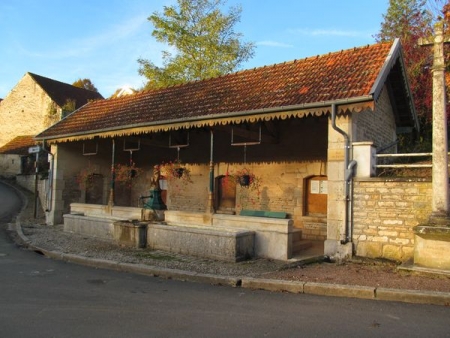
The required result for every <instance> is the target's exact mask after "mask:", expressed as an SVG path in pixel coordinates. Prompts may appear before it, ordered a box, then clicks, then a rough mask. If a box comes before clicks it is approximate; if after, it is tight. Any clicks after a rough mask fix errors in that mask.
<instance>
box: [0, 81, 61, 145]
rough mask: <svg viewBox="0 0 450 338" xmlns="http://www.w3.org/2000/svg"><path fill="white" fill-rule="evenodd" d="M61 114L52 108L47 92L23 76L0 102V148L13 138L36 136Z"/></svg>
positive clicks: (58, 109)
mask: <svg viewBox="0 0 450 338" xmlns="http://www.w3.org/2000/svg"><path fill="white" fill-rule="evenodd" d="M51 108H53V109H51ZM60 114H61V109H60V108H59V107H55V106H54V104H53V103H52V100H51V99H50V97H49V96H48V95H47V93H45V92H44V91H43V90H42V88H41V87H40V86H39V85H38V84H37V83H36V82H35V81H34V80H33V79H32V78H31V76H30V75H29V74H28V73H27V74H25V76H24V77H23V78H22V79H21V80H20V81H19V83H18V84H17V85H16V86H15V87H14V88H13V89H12V90H11V92H9V94H8V95H7V96H6V97H5V98H4V99H3V100H2V101H0V125H1V126H2V132H1V133H0V147H1V146H3V145H5V144H6V143H7V142H9V141H11V140H12V139H13V138H15V137H16V136H20V135H36V134H38V133H39V132H41V131H42V130H44V129H45V128H47V127H49V126H50V125H51V124H53V123H55V122H56V121H58V120H59V118H60ZM18 121H20V123H18Z"/></svg>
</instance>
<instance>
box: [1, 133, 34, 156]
mask: <svg viewBox="0 0 450 338" xmlns="http://www.w3.org/2000/svg"><path fill="white" fill-rule="evenodd" d="M34 145H36V141H35V140H34V137H33V136H32V135H24V136H17V137H15V138H13V139H12V140H11V141H9V142H8V143H6V144H5V145H4V146H3V147H0V154H14V155H28V148H29V147H32V146H34Z"/></svg>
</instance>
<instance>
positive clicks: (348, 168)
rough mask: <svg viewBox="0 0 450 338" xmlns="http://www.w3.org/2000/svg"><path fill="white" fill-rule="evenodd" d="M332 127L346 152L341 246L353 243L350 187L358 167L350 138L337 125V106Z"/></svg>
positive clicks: (334, 106) (333, 114) (334, 110)
mask: <svg viewBox="0 0 450 338" xmlns="http://www.w3.org/2000/svg"><path fill="white" fill-rule="evenodd" d="M331 125H332V127H333V129H334V130H336V131H337V132H338V133H339V134H341V135H342V136H344V139H345V152H344V167H345V220H344V223H345V240H342V241H341V244H346V243H348V242H351V241H352V219H351V214H352V198H350V190H351V189H350V185H351V183H352V177H353V170H354V168H355V166H356V164H357V163H356V161H355V160H352V161H351V162H349V152H350V138H349V136H348V134H347V133H346V132H345V131H343V130H342V129H340V128H339V127H338V126H337V125H336V104H334V103H332V104H331Z"/></svg>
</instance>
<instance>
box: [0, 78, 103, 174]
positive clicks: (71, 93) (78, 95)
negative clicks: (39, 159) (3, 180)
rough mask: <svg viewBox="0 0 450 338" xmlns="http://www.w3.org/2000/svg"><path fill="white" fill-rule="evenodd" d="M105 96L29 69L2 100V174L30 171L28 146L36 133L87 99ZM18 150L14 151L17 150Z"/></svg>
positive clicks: (0, 114)
mask: <svg viewBox="0 0 450 338" xmlns="http://www.w3.org/2000/svg"><path fill="white" fill-rule="evenodd" d="M102 98H103V97H102V96H101V95H100V94H99V93H97V92H93V91H90V90H86V89H83V88H78V87H74V86H72V85H69V84H67V83H63V82H59V81H56V80H52V79H49V78H46V77H43V76H40V75H36V74H33V73H26V74H25V75H24V76H23V78H22V79H21V80H20V81H19V82H18V83H17V85H16V86H15V87H14V88H13V89H12V90H11V92H9V93H8V95H7V96H6V97H5V99H4V100H1V101H0V125H1V126H2V132H1V133H0V147H1V148H0V175H3V176H15V175H18V174H26V173H28V171H29V168H30V163H28V162H30V161H31V162H32V158H31V157H33V158H34V156H35V155H32V156H31V157H30V156H29V154H28V148H29V147H31V146H34V145H35V144H36V142H35V141H34V139H33V138H32V137H30V136H27V135H33V136H34V135H36V134H37V133H39V132H41V131H42V130H44V129H46V128H48V127H49V126H51V125H52V124H54V123H55V122H57V121H59V120H60V119H61V118H62V117H64V114H65V113H68V112H71V111H73V110H75V109H77V108H80V107H81V106H83V105H85V104H86V103H87V102H89V101H92V100H97V99H102ZM16 150H17V152H15V153H14V151H16Z"/></svg>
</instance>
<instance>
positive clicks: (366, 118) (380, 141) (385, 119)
mask: <svg viewBox="0 0 450 338" xmlns="http://www.w3.org/2000/svg"><path fill="white" fill-rule="evenodd" d="M353 125H354V128H353V129H354V134H353V142H363V141H370V142H372V143H373V144H374V145H375V147H383V146H386V145H387V144H390V143H391V142H393V141H394V140H395V139H396V138H397V136H396V124H395V118H394V113H393V112H392V105H391V103H390V100H389V94H388V92H387V90H386V88H384V90H383V91H382V93H381V95H380V98H379V99H378V100H377V102H376V107H375V111H371V110H366V111H363V112H361V113H359V114H353Z"/></svg>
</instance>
